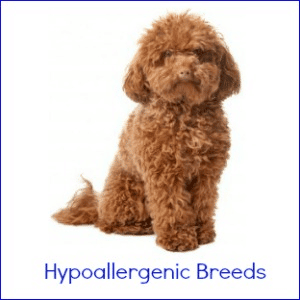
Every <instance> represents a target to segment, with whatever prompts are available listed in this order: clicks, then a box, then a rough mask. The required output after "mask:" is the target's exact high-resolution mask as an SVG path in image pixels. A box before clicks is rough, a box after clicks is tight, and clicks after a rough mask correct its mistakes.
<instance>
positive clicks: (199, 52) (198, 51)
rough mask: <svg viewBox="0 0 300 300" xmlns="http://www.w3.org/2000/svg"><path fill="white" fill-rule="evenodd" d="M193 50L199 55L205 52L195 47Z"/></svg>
mask: <svg viewBox="0 0 300 300" xmlns="http://www.w3.org/2000/svg"><path fill="white" fill-rule="evenodd" d="M193 52H194V53H195V54H197V55H201V54H202V53H203V50H202V49H200V48H198V49H195V50H194V51H193Z"/></svg>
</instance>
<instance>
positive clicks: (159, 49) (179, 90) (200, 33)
mask: <svg viewBox="0 0 300 300" xmlns="http://www.w3.org/2000/svg"><path fill="white" fill-rule="evenodd" d="M139 45H140V47H139V50H138V52H137V54H136V56H135V57H134V59H133V61H132V63H131V65H130V66H129V68H128V72H127V74H126V76H125V82H124V87H123V88H124V90H125V92H126V94H127V96H128V97H130V98H131V99H132V100H133V101H136V102H139V103H143V104H146V103H148V102H149V100H150V95H151V94H156V95H159V96H160V97H161V98H163V99H165V100H167V101H170V102H172V101H177V100H180V99H183V98H184V99H186V100H187V101H190V102H192V103H195V104H199V103H201V102H203V101H206V100H209V99H216V100H219V101H221V100H224V99H225V98H227V97H229V96H230V95H232V94H233V93H238V91H239V89H240V74H239V70H238V68H237V65H236V64H235V62H234V60H233V58H232V56H231V54H230V53H229V50H228V48H227V46H226V45H225V43H224V41H223V40H222V38H221V37H220V36H219V35H218V34H217V33H216V32H215V30H214V29H213V27H211V26H210V25H209V24H208V23H207V22H205V21H204V20H202V19H201V18H200V17H198V16H194V15H191V14H189V13H184V14H180V15H177V14H169V15H168V16H167V17H165V18H161V19H159V20H158V21H156V22H155V23H153V26H152V28H151V29H149V30H147V32H146V33H145V34H144V35H143V36H142V38H141V39H140V41H139Z"/></svg>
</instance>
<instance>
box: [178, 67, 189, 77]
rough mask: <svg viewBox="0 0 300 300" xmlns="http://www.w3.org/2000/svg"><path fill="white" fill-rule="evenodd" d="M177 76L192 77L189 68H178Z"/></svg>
mask: <svg viewBox="0 0 300 300" xmlns="http://www.w3.org/2000/svg"><path fill="white" fill-rule="evenodd" d="M178 76H179V78H180V79H183V80H188V79H191V78H192V72H191V70H190V69H188V68H184V69H181V70H179V73H178Z"/></svg>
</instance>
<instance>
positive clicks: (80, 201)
mask: <svg viewBox="0 0 300 300" xmlns="http://www.w3.org/2000/svg"><path fill="white" fill-rule="evenodd" d="M82 179H83V180H84V182H85V185H86V186H85V187H84V188H83V189H81V190H79V191H77V192H76V193H75V195H74V196H73V198H72V200H71V201H70V202H69V203H68V206H67V207H66V208H64V209H62V210H60V211H58V212H57V213H55V214H54V215H53V216H52V217H53V218H54V219H55V220H56V221H57V222H59V223H63V224H68V225H84V224H94V223H95V222H96V221H97V219H98V211H97V207H98V197H99V196H97V194H96V193H95V191H94V189H93V186H92V184H91V183H90V182H89V181H88V180H86V179H85V178H83V177H82Z"/></svg>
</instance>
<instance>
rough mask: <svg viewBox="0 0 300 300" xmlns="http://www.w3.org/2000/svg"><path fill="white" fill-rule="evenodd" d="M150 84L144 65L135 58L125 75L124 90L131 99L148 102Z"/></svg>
mask: <svg viewBox="0 0 300 300" xmlns="http://www.w3.org/2000/svg"><path fill="white" fill-rule="evenodd" d="M148 86H149V85H148V83H147V81H146V76H145V74H144V72H143V70H142V67H141V66H140V65H139V64H138V63H137V61H136V59H134V60H133V62H132V63H131V65H130V66H129V68H128V71H127V73H126V75H125V79H124V85H123V90H124V91H125V93H126V95H127V96H128V97H129V98H130V99H131V100H133V101H135V102H138V103H142V104H146V103H147V102H148V101H149V95H150V89H149V88H148Z"/></svg>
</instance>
